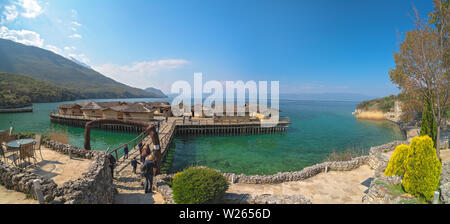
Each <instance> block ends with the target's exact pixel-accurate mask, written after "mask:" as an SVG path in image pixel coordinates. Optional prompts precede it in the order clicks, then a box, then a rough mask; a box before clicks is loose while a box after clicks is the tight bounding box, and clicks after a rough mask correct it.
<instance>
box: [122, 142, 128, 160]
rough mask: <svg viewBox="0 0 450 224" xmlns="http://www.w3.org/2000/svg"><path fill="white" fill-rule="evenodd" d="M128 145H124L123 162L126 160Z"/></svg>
mask: <svg viewBox="0 0 450 224" xmlns="http://www.w3.org/2000/svg"><path fill="white" fill-rule="evenodd" d="M128 151H129V150H128V145H127V144H125V145H124V147H123V160H126V159H128Z"/></svg>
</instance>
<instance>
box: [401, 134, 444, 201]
mask: <svg viewBox="0 0 450 224" xmlns="http://www.w3.org/2000/svg"><path fill="white" fill-rule="evenodd" d="M441 168H442V164H441V162H440V161H439V159H438V158H437V155H436V149H435V148H433V140H431V138H430V137H428V136H421V137H415V138H413V139H412V141H411V144H410V146H409V150H408V155H407V158H406V172H405V176H404V178H403V180H402V185H403V187H404V188H405V191H406V192H408V193H410V194H412V195H414V196H417V197H420V196H423V197H425V199H426V200H428V201H429V200H430V199H431V198H432V197H433V193H434V191H435V190H436V189H437V188H438V187H439V175H440V174H441Z"/></svg>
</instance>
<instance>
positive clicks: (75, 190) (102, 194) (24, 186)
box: [0, 141, 117, 204]
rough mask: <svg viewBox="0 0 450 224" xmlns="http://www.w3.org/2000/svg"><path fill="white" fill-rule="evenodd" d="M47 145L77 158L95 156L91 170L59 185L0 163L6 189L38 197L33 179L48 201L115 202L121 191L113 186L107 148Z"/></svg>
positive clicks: (58, 202)
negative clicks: (98, 149) (92, 148)
mask: <svg viewBox="0 0 450 224" xmlns="http://www.w3.org/2000/svg"><path fill="white" fill-rule="evenodd" d="M44 144H45V145H46V146H47V147H48V148H49V149H52V150H55V151H57V152H60V153H63V154H69V151H70V152H71V153H72V155H73V156H74V157H79V158H85V159H91V160H92V163H91V165H90V167H89V170H88V171H87V172H86V173H83V176H82V177H81V178H78V179H77V180H71V181H68V182H65V183H64V184H63V185H62V186H61V187H58V186H57V185H56V184H55V182H54V181H53V180H51V179H48V178H45V177H42V176H39V175H37V174H34V173H31V172H27V171H25V170H23V169H21V168H18V167H13V166H10V165H7V164H3V163H1V162H0V180H1V181H2V183H3V185H5V187H6V188H8V189H13V190H16V191H19V192H23V193H25V194H30V195H32V196H33V197H35V196H34V190H33V188H32V181H33V180H34V179H39V180H40V183H41V189H42V191H43V193H44V198H45V200H46V202H47V203H53V204H60V203H66V204H110V203H112V202H113V201H114V195H115V194H116V193H117V190H116V189H115V188H114V185H113V179H112V175H111V169H110V168H109V166H108V161H107V158H106V152H105V151H87V150H84V149H80V148H77V147H74V146H71V145H67V144H62V143H58V142H55V141H47V142H45V143H44ZM35 198H36V197H35Z"/></svg>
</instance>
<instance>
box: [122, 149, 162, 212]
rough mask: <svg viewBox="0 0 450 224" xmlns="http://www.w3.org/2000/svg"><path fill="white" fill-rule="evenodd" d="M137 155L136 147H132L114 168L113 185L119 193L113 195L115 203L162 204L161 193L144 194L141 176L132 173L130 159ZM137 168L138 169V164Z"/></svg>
mask: <svg viewBox="0 0 450 224" xmlns="http://www.w3.org/2000/svg"><path fill="white" fill-rule="evenodd" d="M134 157H137V159H138V160H139V153H138V150H137V149H132V150H131V152H130V153H129V157H128V159H127V160H123V159H121V160H120V161H119V165H118V166H117V167H116V169H115V171H114V172H115V173H114V177H115V178H116V179H115V180H114V186H115V187H116V188H117V190H118V192H119V194H117V195H116V197H115V201H114V203H115V204H164V199H163V197H162V195H161V194H160V193H158V192H155V191H154V193H153V194H144V187H143V186H142V182H143V178H141V176H140V175H139V174H134V173H133V168H132V167H131V164H130V161H131V160H132V159H133V158H134ZM137 170H138V171H139V170H140V165H138V167H137Z"/></svg>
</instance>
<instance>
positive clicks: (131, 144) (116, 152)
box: [106, 131, 148, 160]
mask: <svg viewBox="0 0 450 224" xmlns="http://www.w3.org/2000/svg"><path fill="white" fill-rule="evenodd" d="M147 135H148V133H147V132H145V131H144V132H142V133H141V134H139V135H138V136H137V137H136V138H134V139H132V140H130V141H128V142H127V143H123V144H121V145H119V146H116V147H114V148H112V149H111V148H108V149H107V150H106V154H111V155H112V156H114V157H115V158H116V160H119V159H120V158H121V157H122V156H123V155H124V153H123V148H124V145H127V146H128V149H129V150H133V149H134V148H135V147H136V146H137V145H139V142H141V141H143V140H144V138H145V137H147Z"/></svg>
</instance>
